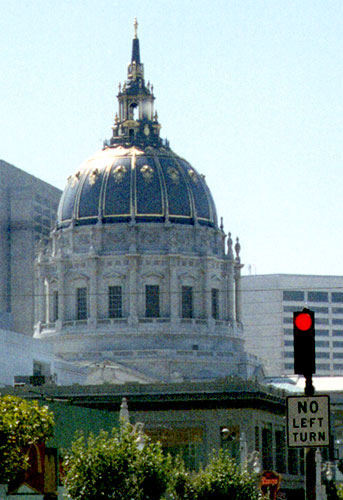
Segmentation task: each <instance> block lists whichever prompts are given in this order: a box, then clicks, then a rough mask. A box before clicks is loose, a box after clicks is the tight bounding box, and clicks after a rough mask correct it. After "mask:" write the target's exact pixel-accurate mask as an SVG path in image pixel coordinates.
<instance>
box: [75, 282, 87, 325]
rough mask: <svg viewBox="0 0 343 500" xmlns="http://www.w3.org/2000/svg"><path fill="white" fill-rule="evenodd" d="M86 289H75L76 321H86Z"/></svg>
mask: <svg viewBox="0 0 343 500" xmlns="http://www.w3.org/2000/svg"><path fill="white" fill-rule="evenodd" d="M87 317H88V307H87V288H86V287H81V288H77V289H76V318H77V319H78V320H82V319H87Z"/></svg>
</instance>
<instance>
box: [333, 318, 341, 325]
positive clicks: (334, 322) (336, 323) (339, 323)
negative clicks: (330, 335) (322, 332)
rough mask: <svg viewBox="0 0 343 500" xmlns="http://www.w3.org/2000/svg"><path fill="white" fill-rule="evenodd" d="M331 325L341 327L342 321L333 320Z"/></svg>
mask: <svg viewBox="0 0 343 500" xmlns="http://www.w3.org/2000/svg"><path fill="white" fill-rule="evenodd" d="M332 324H333V325H343V319H339V318H333V320H332Z"/></svg>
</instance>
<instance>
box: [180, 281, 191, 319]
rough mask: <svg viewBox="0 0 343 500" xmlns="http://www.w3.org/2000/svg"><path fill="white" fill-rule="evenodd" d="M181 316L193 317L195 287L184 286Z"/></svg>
mask: <svg viewBox="0 0 343 500" xmlns="http://www.w3.org/2000/svg"><path fill="white" fill-rule="evenodd" d="M181 316H182V318H193V287H192V286H183V287H182V291H181Z"/></svg>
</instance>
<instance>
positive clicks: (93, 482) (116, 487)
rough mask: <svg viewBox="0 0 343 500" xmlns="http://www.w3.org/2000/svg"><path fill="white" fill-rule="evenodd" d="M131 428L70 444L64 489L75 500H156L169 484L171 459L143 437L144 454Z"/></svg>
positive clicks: (80, 436) (155, 444) (125, 426)
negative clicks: (95, 499) (97, 499)
mask: <svg viewBox="0 0 343 500" xmlns="http://www.w3.org/2000/svg"><path fill="white" fill-rule="evenodd" d="M137 438H138V434H137V432H135V431H134V428H133V427H132V426H131V425H130V424H125V425H122V426H121V427H120V428H119V429H113V431H112V434H111V435H109V434H108V433H107V432H105V431H102V432H100V434H99V435H98V436H94V435H93V434H91V435H90V436H89V437H88V438H86V437H85V436H84V435H83V434H80V435H79V437H78V438H77V439H76V441H74V443H73V444H72V447H71V450H70V451H69V452H68V453H67V455H66V457H65V460H64V469H65V486H66V489H67V491H68V494H69V495H70V497H71V498H73V499H74V500H94V498H102V499H103V500H110V499H111V500H117V499H118V500H121V499H123V498H128V499H133V500H159V499H160V498H161V496H162V495H163V493H164V492H165V491H166V490H167V488H168V485H169V482H170V471H171V459H170V457H168V456H167V457H166V456H164V455H163V452H162V448H161V446H160V444H159V443H152V442H151V441H150V440H149V439H148V438H147V437H146V444H145V446H144V448H143V450H139V449H138V446H137Z"/></svg>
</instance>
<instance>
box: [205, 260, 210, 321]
mask: <svg viewBox="0 0 343 500" xmlns="http://www.w3.org/2000/svg"><path fill="white" fill-rule="evenodd" d="M203 262H204V268H203V271H204V298H203V300H204V311H205V318H206V319H207V320H211V319H212V314H211V312H212V311H211V285H210V270H209V266H210V262H209V259H208V258H205V259H204V261H203Z"/></svg>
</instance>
